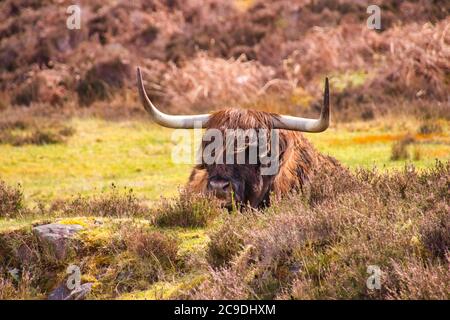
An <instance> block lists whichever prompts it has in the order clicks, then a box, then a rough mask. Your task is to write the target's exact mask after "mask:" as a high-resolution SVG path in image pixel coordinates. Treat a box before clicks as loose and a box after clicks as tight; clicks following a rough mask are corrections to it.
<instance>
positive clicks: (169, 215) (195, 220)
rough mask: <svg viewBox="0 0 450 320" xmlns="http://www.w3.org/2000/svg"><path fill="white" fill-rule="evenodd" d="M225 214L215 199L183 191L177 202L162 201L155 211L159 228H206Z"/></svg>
mask: <svg viewBox="0 0 450 320" xmlns="http://www.w3.org/2000/svg"><path fill="white" fill-rule="evenodd" d="M222 212H223V210H222V208H221V207H220V204H219V203H218V202H217V201H216V200H215V199H214V198H209V197H204V196H200V195H196V194H191V193H188V192H187V191H182V192H181V193H180V196H179V198H178V199H177V200H175V201H174V200H167V199H162V200H161V202H160V204H159V206H158V207H157V208H156V209H155V216H154V223H155V225H157V226H159V227H191V228H195V227H205V226H207V225H208V224H209V223H210V222H211V221H212V220H214V219H215V218H216V217H218V216H219V215H220V214H221V213H222Z"/></svg>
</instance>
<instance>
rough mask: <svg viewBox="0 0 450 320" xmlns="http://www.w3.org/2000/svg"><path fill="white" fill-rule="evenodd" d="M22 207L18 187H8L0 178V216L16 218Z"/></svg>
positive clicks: (21, 198) (20, 191)
mask: <svg viewBox="0 0 450 320" xmlns="http://www.w3.org/2000/svg"><path fill="white" fill-rule="evenodd" d="M23 207H24V203H23V193H22V190H21V189H20V187H19V188H14V187H10V186H8V185H6V183H5V182H3V181H1V180H0V218H5V217H6V218H16V217H18V216H19V215H20V213H21V210H22V209H23Z"/></svg>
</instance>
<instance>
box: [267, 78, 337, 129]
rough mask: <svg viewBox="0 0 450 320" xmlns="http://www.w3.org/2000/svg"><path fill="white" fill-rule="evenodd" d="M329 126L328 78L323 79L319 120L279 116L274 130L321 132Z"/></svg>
mask: <svg viewBox="0 0 450 320" xmlns="http://www.w3.org/2000/svg"><path fill="white" fill-rule="evenodd" d="M329 124H330V93H329V88H328V78H325V91H324V94H323V107H322V111H321V113H320V118H319V119H308V118H300V117H292V116H283V115H280V116H278V117H276V118H275V121H274V128H276V129H286V130H295V131H303V132H322V131H325V130H326V129H327V128H328V125H329Z"/></svg>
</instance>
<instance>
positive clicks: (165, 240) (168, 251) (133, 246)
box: [119, 224, 178, 266]
mask: <svg viewBox="0 0 450 320" xmlns="http://www.w3.org/2000/svg"><path fill="white" fill-rule="evenodd" d="M119 234H120V237H121V238H122V239H123V241H124V242H125V245H126V247H127V249H128V250H130V251H131V252H133V253H135V254H137V255H138V256H139V257H141V258H146V259H151V260H154V261H155V262H157V263H158V264H161V265H164V266H173V265H174V264H175V263H176V260H177V252H178V241H177V239H175V238H174V237H172V236H168V235H166V234H164V233H162V232H160V231H155V230H149V229H148V228H146V227H143V226H139V225H134V224H128V225H125V226H122V228H121V229H120V232H119Z"/></svg>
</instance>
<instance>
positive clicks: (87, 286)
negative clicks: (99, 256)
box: [47, 282, 92, 300]
mask: <svg viewBox="0 0 450 320" xmlns="http://www.w3.org/2000/svg"><path fill="white" fill-rule="evenodd" d="M91 289H92V283H91V282H87V283H84V284H82V285H81V286H80V287H79V288H77V289H74V290H72V291H70V290H69V289H68V288H67V286H66V284H65V283H63V284H61V285H59V286H58V287H57V288H56V289H55V290H53V291H52V292H51V293H50V294H49V296H48V298H47V299H48V300H84V299H85V298H86V296H87V295H88V293H89V292H91Z"/></svg>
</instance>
